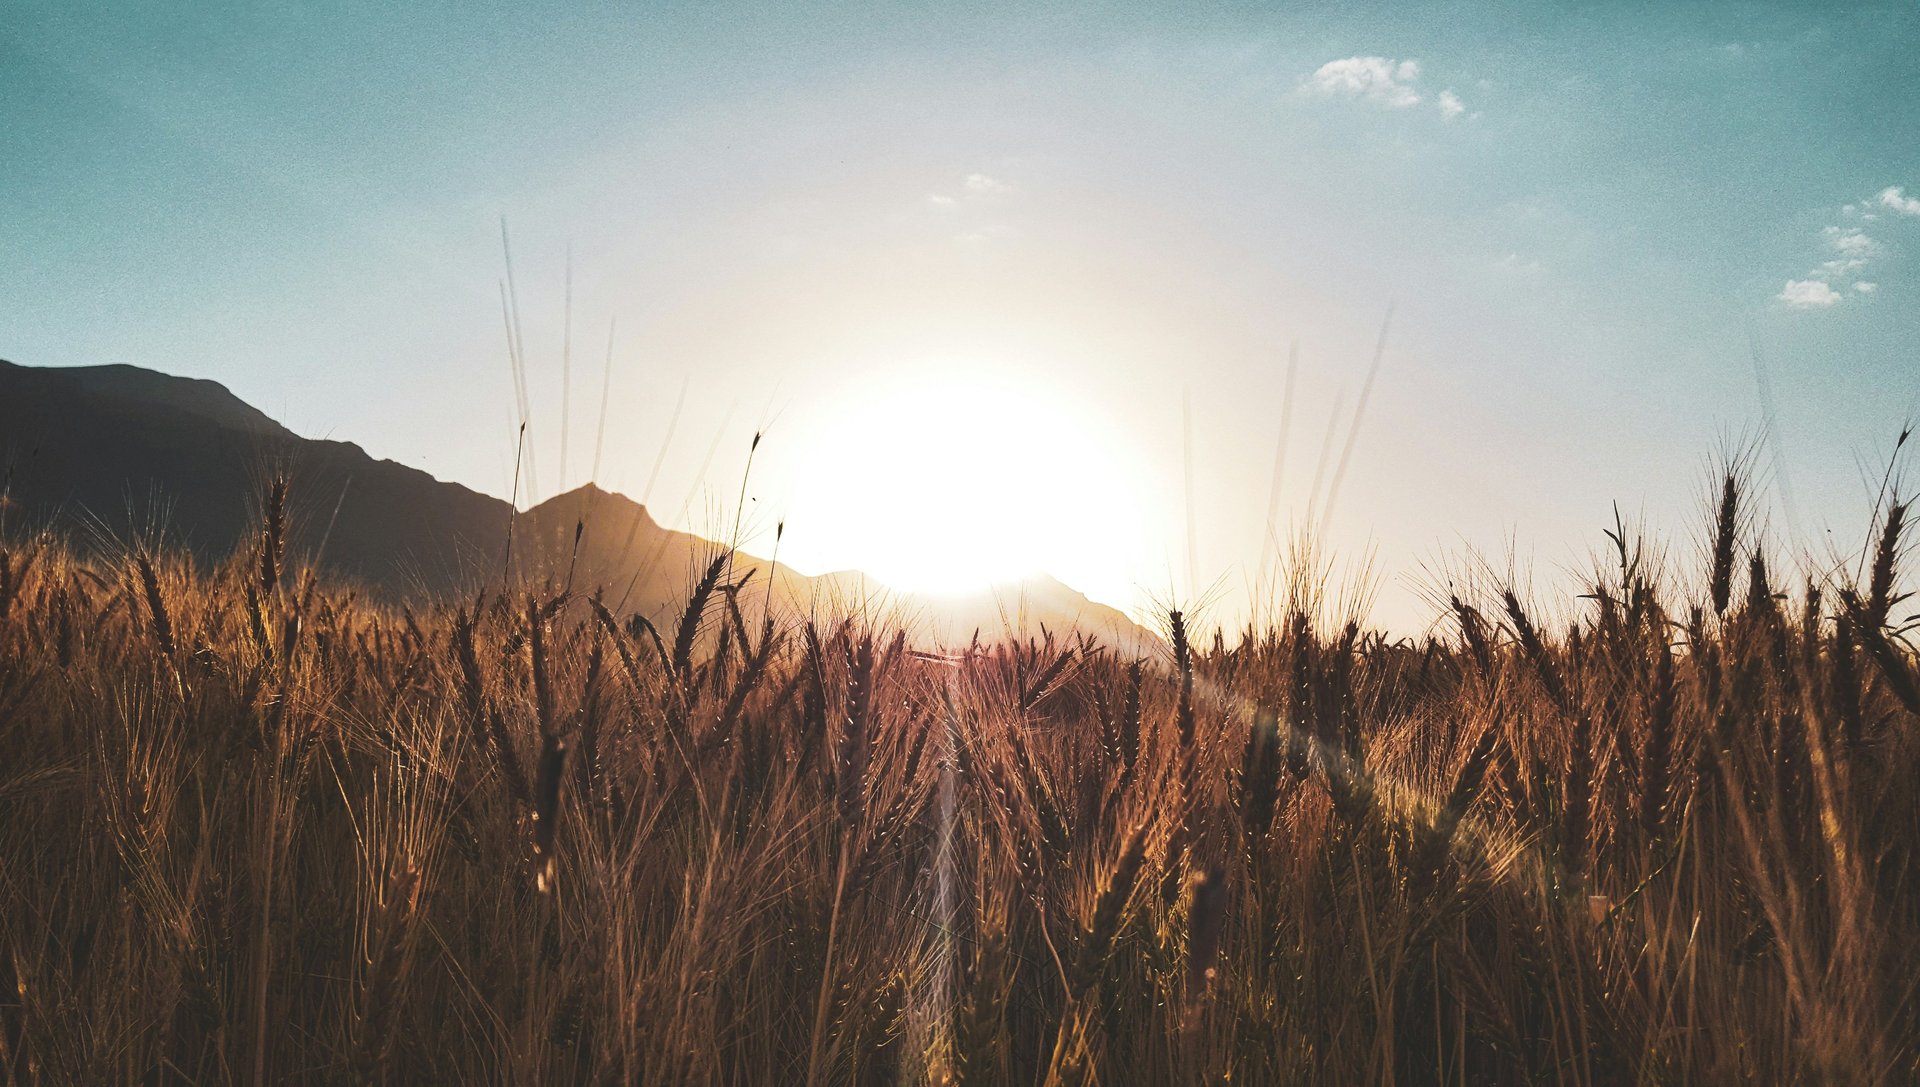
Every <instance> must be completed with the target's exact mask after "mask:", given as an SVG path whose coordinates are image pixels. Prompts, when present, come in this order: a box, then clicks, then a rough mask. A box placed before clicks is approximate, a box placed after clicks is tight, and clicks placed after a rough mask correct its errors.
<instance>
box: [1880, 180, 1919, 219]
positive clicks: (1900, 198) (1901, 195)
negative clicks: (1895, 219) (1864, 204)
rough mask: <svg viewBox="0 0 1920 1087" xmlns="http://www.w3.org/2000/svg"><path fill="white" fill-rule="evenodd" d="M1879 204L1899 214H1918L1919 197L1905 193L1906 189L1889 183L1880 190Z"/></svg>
mask: <svg viewBox="0 0 1920 1087" xmlns="http://www.w3.org/2000/svg"><path fill="white" fill-rule="evenodd" d="M1879 201H1880V206H1881V207H1883V208H1886V209H1887V210H1888V211H1892V212H1897V213H1898V214H1901V215H1920V197H1913V196H1908V195H1907V190H1906V189H1904V188H1902V187H1900V186H1898V185H1889V186H1887V187H1886V188H1884V189H1881V190H1880V196H1879Z"/></svg>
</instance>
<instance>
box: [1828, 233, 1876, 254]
mask: <svg viewBox="0 0 1920 1087" xmlns="http://www.w3.org/2000/svg"><path fill="white" fill-rule="evenodd" d="M1821 233H1822V235H1824V236H1825V237H1826V239H1827V245H1828V246H1829V247H1830V248H1831V249H1832V250H1833V251H1834V252H1836V253H1845V254H1847V255H1848V256H1850V257H1865V256H1867V255H1869V254H1871V253H1872V252H1873V251H1874V249H1875V248H1876V246H1875V245H1874V241H1873V239H1872V238H1870V237H1868V236H1867V232H1866V231H1864V230H1861V229H1860V228H1859V227H1851V226H1846V227H1843V226H1830V227H1828V228H1827V229H1826V230H1824V231H1822V232H1821Z"/></svg>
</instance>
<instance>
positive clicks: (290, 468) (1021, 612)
mask: <svg viewBox="0 0 1920 1087" xmlns="http://www.w3.org/2000/svg"><path fill="white" fill-rule="evenodd" d="M0 470H3V471H4V472H5V483H4V491H0V493H3V494H4V496H5V503H4V505H0V532H5V531H12V532H18V531H20V530H22V529H23V528H27V527H37V526H39V525H42V524H51V525H53V526H54V527H56V528H58V529H62V530H67V531H73V530H79V531H85V532H91V533H93V534H94V535H96V536H104V537H110V538H116V539H122V540H125V539H131V538H135V537H138V538H142V539H146V538H151V537H153V536H154V535H155V534H158V535H159V537H160V538H161V539H162V540H163V541H165V542H166V543H168V544H171V545H173V546H178V547H182V548H184V549H186V550H187V551H189V552H190V553H192V554H193V555H194V556H195V557H196V558H197V559H199V560H200V561H202V562H213V561H218V560H220V559H223V558H225V557H226V556H228V555H230V554H231V553H233V551H234V550H235V549H236V548H238V547H242V546H244V545H245V541H246V540H247V539H248V538H249V536H250V534H252V533H253V532H255V531H256V529H257V526H258V525H259V523H260V511H259V504H260V496H261V495H262V494H263V493H264V491H265V484H266V481H267V480H269V479H271V478H272V477H273V475H274V474H276V473H285V475H286V476H287V478H288V480H289V494H290V498H289V507H290V510H289V514H290V516H289V521H290V533H289V535H290V539H291V541H292V544H293V549H294V551H295V553H296V554H301V555H304V556H305V557H306V558H307V560H308V561H310V562H312V563H314V564H315V565H316V566H318V567H320V568H322V569H325V570H328V571H329V572H331V573H333V574H335V575H337V576H343V577H346V578H350V579H353V580H356V581H358V582H361V583H363V584H364V585H366V586H367V587H368V588H369V589H370V590H371V591H374V592H377V593H379V594H381V595H384V596H386V597H389V598H391V599H394V600H434V599H448V598H451V597H455V596H459V595H465V594H468V593H471V592H473V591H475V590H477V589H479V588H481V587H483V586H486V585H498V584H500V581H501V578H502V576H503V575H506V574H511V576H512V577H513V578H514V579H516V581H517V582H518V583H528V582H534V583H550V584H553V585H562V584H571V585H572V587H573V588H574V589H575V590H577V591H582V592H586V591H592V590H595V589H598V590H600V591H602V592H603V594H604V596H605V598H606V600H607V601H608V602H609V603H610V604H617V605H619V606H620V607H619V610H621V611H623V612H640V613H642V614H646V615H648V616H649V617H650V618H653V619H655V620H661V619H664V618H666V617H667V616H668V615H670V614H671V613H673V612H674V611H675V610H676V609H677V608H678V607H679V606H680V604H681V602H682V601H684V599H685V597H686V594H687V590H688V587H689V586H690V585H691V583H692V581H693V580H694V579H695V578H696V577H697V576H698V574H699V571H700V570H702V569H704V568H705V567H706V565H707V564H708V563H709V562H711V560H712V558H713V556H714V555H716V554H718V553H719V551H720V546H719V545H718V544H716V543H714V542H713V541H710V540H705V539H702V538H701V537H699V536H695V535H692V534H689V533H685V532H678V531H675V530H673V529H669V528H666V527H664V526H662V525H660V524H659V523H657V522H656V521H654V519H653V517H652V516H651V515H650V514H649V513H648V512H647V510H646V508H645V507H643V506H641V505H640V504H639V503H637V502H634V501H633V500H631V499H629V498H626V497H625V496H623V495H619V494H615V493H612V492H608V491H603V490H601V489H599V488H597V487H594V486H592V485H588V486H585V487H581V488H578V489H576V490H573V491H569V492H567V493H566V494H562V495H559V496H556V497H554V498H551V499H548V500H547V501H545V502H542V503H540V504H539V505H537V506H534V507H533V508H532V509H529V510H526V511H524V512H522V513H520V514H518V515H517V516H516V515H515V514H514V512H513V509H512V507H510V506H509V505H508V504H507V503H506V502H503V501H501V500H500V499H497V498H494V497H491V496H489V495H484V494H480V493H478V492H476V491H472V490H469V489H468V488H466V487H462V486H460V485H459V484H457V483H447V482H443V481H441V480H437V479H435V478H433V477H432V476H430V475H428V474H427V473H425V472H422V471H419V470H418V469H414V468H409V467H407V466H405V465H403V464H397V463H395V462H393V461H390V460H375V459H374V458H373V457H371V456H369V455H368V454H367V453H366V452H365V451H364V450H362V449H361V448H360V447H359V446H357V445H354V444H352V443H350V442H336V441H325V440H320V439H313V438H303V437H301V436H299V435H297V434H295V433H293V432H292V431H290V430H288V429H287V428H285V427H283V426H281V425H280V424H279V423H277V422H275V421H274V420H273V419H271V418H269V417H268V416H267V415H266V414H264V413H263V412H260V411H259V410H257V409H255V408H254V407H252V406H251V405H249V404H247V403H246V402H245V401H243V400H241V399H240V398H239V397H237V396H234V395H233V394H232V393H231V392H229V391H228V390H227V389H226V388H225V387H223V386H221V385H219V384H218V383H216V382H212V381H205V380H196V379H190V378H181V377H173V376H170V375H167V374H161V373H156V372H154V371H151V370H142V369H139V368H137V367H132V366H89V367H73V368H42V367H29V366H18V365H15V364H12V363H8V362H4V361H0ZM509 532H511V541H512V543H511V552H510V553H509V545H508V541H509ZM509 554H510V557H509ZM749 572H751V573H752V575H753V580H752V581H751V582H749V589H748V591H747V593H746V595H745V599H748V600H752V599H754V598H756V597H759V598H760V599H766V597H764V596H761V595H760V594H762V593H765V592H768V591H769V590H768V586H771V590H770V591H771V594H772V596H773V598H774V600H775V601H776V608H777V609H780V608H784V609H786V610H788V611H797V612H801V613H808V614H820V615H827V616H831V615H839V614H845V613H847V612H849V611H852V610H861V611H865V612H867V613H868V614H873V615H876V616H882V617H885V618H888V619H892V620H896V621H900V622H904V623H908V624H910V625H911V626H912V627H913V628H914V629H915V630H916V631H917V632H918V633H919V635H920V636H921V638H922V639H923V641H925V642H929V643H940V644H956V643H960V642H965V641H967V640H968V639H970V638H971V637H972V635H973V632H974V631H975V630H976V629H977V630H979V631H980V633H981V636H982V637H983V638H986V639H988V640H991V639H993V638H995V637H998V636H1000V635H1003V634H1005V633H1008V632H1015V633H1027V632H1035V631H1037V629H1038V628H1039V627H1040V626H1041V625H1045V626H1046V627H1047V628H1048V629H1050V630H1053V631H1056V632H1064V631H1067V630H1070V629H1076V628H1077V629H1079V630H1082V631H1085V632H1087V633H1090V634H1095V635H1098V636H1100V637H1101V638H1102V639H1103V640H1105V641H1107V642H1109V643H1112V644H1118V645H1122V646H1131V647H1134V648H1136V649H1142V648H1145V647H1148V646H1150V645H1152V644H1154V642H1155V639H1154V637H1153V635H1151V634H1148V633H1147V632H1146V631H1145V630H1143V629H1142V628H1140V627H1139V626H1137V625H1135V624H1134V623H1133V622H1132V621H1130V620H1129V619H1127V617H1126V616H1125V615H1123V614H1122V613H1121V612H1119V611H1117V610H1116V609H1113V608H1110V607H1107V606H1106V605H1104V604H1098V603H1094V602H1092V601H1090V600H1088V599H1087V598H1086V597H1085V596H1083V595H1081V594H1080V593H1078V592H1075V591H1074V590H1073V589H1071V588H1069V587H1068V586H1066V585H1063V584H1061V583H1060V582H1058V581H1056V580H1053V579H1052V578H1034V579H1030V580H1027V581H1023V582H1020V583H1018V584H1015V585H1009V586H1003V587H999V588H996V589H994V590H991V591H988V592H982V593H977V594H972V595H967V596H959V597H928V596H915V595H912V594H906V593H898V592H894V591H892V590H890V589H888V588H887V587H885V586H883V585H881V584H879V583H878V582H875V581H873V580H872V579H870V578H867V577H866V576H864V575H862V574H860V573H858V572H838V573H830V574H825V575H821V576H818V577H810V576H807V575H804V574H801V573H798V572H796V571H793V570H791V569H787V568H785V567H776V566H774V564H772V563H770V562H768V561H766V560H763V559H760V558H756V557H754V556H752V555H748V554H745V553H740V554H736V555H735V556H734V557H733V560H732V571H731V573H730V575H729V576H730V577H731V578H732V579H733V580H735V581H738V580H739V579H741V578H742V577H746V576H747V575H748V573H749Z"/></svg>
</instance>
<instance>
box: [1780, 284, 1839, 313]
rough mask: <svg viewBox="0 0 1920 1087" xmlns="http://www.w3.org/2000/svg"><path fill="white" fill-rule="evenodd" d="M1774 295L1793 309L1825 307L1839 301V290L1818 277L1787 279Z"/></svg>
mask: <svg viewBox="0 0 1920 1087" xmlns="http://www.w3.org/2000/svg"><path fill="white" fill-rule="evenodd" d="M1774 297H1775V298H1777V299H1779V300H1780V301H1782V302H1785V303H1786V304H1787V305H1789V306H1791V307H1793V308H1794V309H1826V308H1827V307H1828V306H1831V305H1833V304H1834V303H1836V302H1838V301H1840V292H1838V291H1836V290H1834V289H1833V288H1832V287H1830V286H1828V285H1827V284H1826V283H1824V282H1822V281H1821V280H1818V279H1789V280H1787V285H1786V286H1785V287H1783V288H1781V291H1780V293H1779V294H1777V295H1775V296H1774Z"/></svg>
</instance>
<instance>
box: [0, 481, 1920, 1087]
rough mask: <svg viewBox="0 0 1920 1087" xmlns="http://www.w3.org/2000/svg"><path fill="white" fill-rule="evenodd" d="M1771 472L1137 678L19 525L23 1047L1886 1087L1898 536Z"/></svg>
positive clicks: (1896, 1027) (577, 1071) (163, 1054)
mask: <svg viewBox="0 0 1920 1087" xmlns="http://www.w3.org/2000/svg"><path fill="white" fill-rule="evenodd" d="M1750 490H1751V488H1749V487H1748V486H1747V485H1746V483H1745V480H1744V478H1743V476H1742V475H1741V474H1740V473H1739V472H1737V471H1732V472H1728V473H1726V474H1725V475H1724V478H1718V477H1717V478H1716V479H1715V481H1714V494H1713V498H1712V501H1711V502H1710V503H1709V504H1708V509H1707V510H1706V512H1705V516H1704V522H1705V523H1704V524H1703V525H1702V526H1701V527H1700V531H1699V535H1701V536H1702V537H1703V540H1704V543H1703V545H1702V546H1700V547H1698V548H1689V547H1683V546H1678V545H1676V546H1674V547H1671V548H1669V549H1667V550H1665V551H1664V552H1663V551H1661V550H1660V549H1659V548H1657V547H1655V546H1653V545H1652V544H1650V543H1645V542H1642V541H1639V540H1636V539H1635V538H1633V537H1632V534H1630V533H1629V532H1628V531H1627V530H1626V529H1624V528H1616V529H1615V530H1614V531H1612V532H1610V533H1609V534H1608V536H1609V543H1608V547H1609V548H1610V552H1609V557H1608V558H1607V559H1606V560H1605V561H1603V562H1600V563H1598V564H1596V570H1595V572H1594V573H1593V575H1592V576H1591V578H1590V579H1588V583H1587V584H1585V585H1582V586H1578V587H1577V591H1576V592H1569V593H1567V594H1565V598H1564V599H1540V600H1536V599H1531V598H1530V594H1528V593H1527V592H1525V591H1524V590H1523V589H1521V588H1519V587H1517V586H1514V585H1512V584H1509V583H1503V582H1502V581H1501V580H1500V579H1499V578H1496V577H1492V576H1480V577H1475V578H1463V579H1461V580H1459V581H1458V582H1456V583H1455V584H1454V585H1452V586H1451V587H1449V588H1447V589H1444V590H1441V591H1439V592H1438V593H1436V605H1437V607H1436V612H1437V615H1436V619H1435V623H1434V625H1433V626H1432V628H1431V629H1430V632H1429V633H1428V634H1427V635H1425V636H1422V637H1412V638H1398V639H1395V638H1389V637H1386V636H1383V635H1381V634H1377V633H1373V632H1370V631H1368V630H1367V629H1365V628H1364V627H1363V626H1362V625H1361V624H1360V623H1359V622H1357V621H1355V620H1353V619H1352V618H1351V617H1350V616H1348V615H1345V614H1342V609H1341V607H1340V606H1339V604H1338V600H1337V596H1338V594H1334V593H1331V592H1330V591H1328V588H1327V586H1326V585H1325V584H1324V582H1323V581H1322V580H1320V579H1319V577H1318V575H1317V574H1316V572H1315V570H1316V568H1315V567H1314V566H1313V565H1312V564H1311V563H1302V564H1299V565H1298V566H1297V568H1296V569H1295V572H1294V574H1293V576H1292V577H1291V578H1290V579H1287V580H1286V581H1285V582H1284V585H1285V588H1284V590H1283V591H1282V592H1281V593H1280V594H1279V596H1280V601H1279V604H1278V605H1277V607H1276V609H1275V612H1274V617H1273V618H1272V620H1271V621H1269V622H1265V623H1262V624H1260V625H1259V626H1257V627H1252V628H1248V629H1245V630H1242V631H1239V632H1233V631H1227V632H1222V633H1220V634H1217V635H1214V636H1212V637H1210V638H1204V637H1195V638H1190V637H1189V633H1188V629H1187V621H1186V618H1185V617H1183V616H1182V615H1180V614H1179V613H1178V612H1175V613H1172V614H1170V615H1168V616H1167V617H1166V618H1167V628H1166V632H1167V639H1166V651H1165V652H1164V653H1163V654H1160V655H1157V656H1152V657H1147V658H1135V657H1131V656H1127V655H1124V654H1121V653H1117V652H1114V651H1111V650H1109V649H1107V648H1104V647H1102V646H1100V645H1099V644H1097V643H1095V642H1093V641H1092V640H1090V639H1085V638H1081V637H1067V636H1057V637H1056V636H1047V637H1034V638H1025V639H1019V640H1014V641H993V640H990V639H983V640H980V641H976V642H975V643H974V644H972V645H970V646H966V647H955V648H954V649H952V650H951V651H941V652H934V651H931V650H928V649H925V648H924V647H920V646H916V645H914V644H911V643H910V642H909V640H908V639H907V637H906V635H905V633H904V632H903V631H901V630H900V629H897V628H895V627H892V626H890V625H889V624H887V623H885V622H882V621H879V620H871V619H868V618H866V617H862V616H859V615H853V616H844V617H834V616H797V615H783V614H779V613H778V611H777V609H776V611H775V612H774V613H773V614H768V613H767V612H766V611H765V610H764V608H763V606H762V600H763V598H762V597H761V596H759V595H758V594H756V593H755V592H754V589H755V585H754V584H753V583H752V581H751V580H749V581H748V582H747V583H746V584H744V585H742V584H740V583H739V582H738V581H737V580H736V579H735V578H733V577H732V575H731V571H730V568H729V563H728V556H727V555H726V554H725V553H724V552H722V553H719V554H716V555H715V556H714V557H713V560H712V562H711V564H710V565H709V566H707V567H706V568H705V569H703V570H698V571H693V572H692V576H690V578H689V583H690V584H689V592H688V595H687V599H686V603H685V610H684V613H683V615H682V616H681V617H680V618H679V619H678V621H677V622H675V623H671V624H659V625H656V624H653V623H649V622H648V621H646V620H645V619H644V618H640V617H637V616H630V615H621V614H616V613H615V612H614V611H612V610H610V609H609V608H608V607H607V606H606V605H605V604H604V603H603V601H602V600H600V599H599V598H598V597H596V596H594V595H591V594H589V593H585V592H573V593H566V592H561V591H559V590H558V589H557V588H555V587H553V586H546V587H538V586H526V585H518V586H512V587H502V586H498V585H496V587H495V588H494V590H492V591H489V592H486V593H483V594H481V595H479V596H478V597H477V598H474V599H467V600H461V601H455V602H449V603H447V604H445V605H443V606H435V607H425V606H422V607H419V608H417V609H407V608H400V607H398V606H396V605H391V604H387V603H382V602H379V601H376V600H372V599H368V598H365V597H363V596H360V595H357V594H356V593H355V591H354V590H353V589H352V587H350V586H347V585H343V584H336V583H333V582H331V581H330V580H329V579H328V578H327V577H325V576H318V577H316V576H315V575H314V574H313V573H312V572H310V571H309V570H308V569H306V568H305V566H304V565H303V563H302V562H300V561H298V560H297V559H296V557H295V549H293V548H290V547H289V545H288V543H287V541H286V539H285V536H286V529H285V520H286V519H285V517H284V516H283V513H282V511H283V510H284V508H285V502H286V494H285V488H284V486H282V485H279V484H275V485H273V486H271V487H269V488H267V489H266V492H265V493H264V494H263V495H261V496H259V497H257V498H256V499H255V501H256V503H257V505H258V506H259V507H260V509H261V511H262V512H261V517H260V529H259V532H258V534H257V538H256V539H255V540H254V541H253V542H252V543H251V544H250V545H249V546H248V547H246V548H244V549H243V550H242V551H241V552H240V553H238V554H235V555H233V556H231V557H230V558H228V559H226V560H223V561H221V562H217V563H212V564H208V563H205V562H204V561H200V562H196V561H193V560H192V559H190V558H189V557H188V556H184V555H180V554H177V553H172V552H168V551H165V550H156V549H150V548H147V547H143V546H140V545H138V544H131V545H120V546H107V547H102V546H97V545H95V546H81V545H78V544H74V543H69V542H64V541H62V540H60V539H58V538H55V537H52V536H44V535H43V536H40V537H35V538H28V539H15V540H13V541H12V542H11V543H10V544H9V546H8V547H7V550H6V551H5V552H4V553H3V554H0V751H3V752H4V753H5V754H4V758H3V759H0V813H3V814H0V981H4V985H0V1068H4V1069H5V1079H6V1082H8V1083H22V1084H25V1083H75V1084H81V1083H84V1084H114V1083H160V1082H181V1083H224V1082H276V1083H474V1084H481V1083H502V1084H536V1083H594V1084H598V1083H609V1084H612V1083H653V1084H680V1083H701V1084H704V1083H726V1084H866V1083H934V1084H945V1083H968V1084H975V1083H986V1084H1092V1083H1100V1084H1141V1083H1168V1084H1184V1083H1223V1082H1233V1083H1251V1084H1292V1083H1324V1084H1357V1083H1387V1082H1402V1083H1436V1084H1487V1083H1571V1084H1612V1083H1707V1084H1719V1083H1740V1082H1755V1083H1900V1082H1914V1081H1915V1080H1916V1079H1920V1057H1917V1056H1916V1052H1917V1051H1920V1018H1917V1017H1916V1003H1915V999H1914V986H1915V970H1914V967H1915V965H1916V963H1920V893H1917V892H1920V887H1917V886H1916V884H1915V882H1914V880H1915V876H1916V872H1915V868H1914V861H1915V859H1916V848H1917V847H1920V788H1916V784H1920V663H1917V662H1916V656H1915V653H1914V650H1913V648H1912V646H1911V644H1910V642H1908V641H1907V640H1906V637H1905V634H1904V633H1903V630H1902V624H1903V623H1910V622H1911V620H1910V619H1906V618H1903V616H1904V614H1905V612H1906V610H1909V609H1907V608H1906V607H1905V601H1906V597H1905V596H1904V594H1902V593H1901V592H1900V591H1899V586H1900V584H1901V581H1902V576H1903V571H1902V570H1901V559H1902V557H1903V555H1904V552H1905V547H1904V546H1903V545H1904V538H1905V537H1904V534H1903V528H1905V527H1906V526H1905V525H1904V518H1905V516H1906V507H1905V506H1904V505H1903V504H1902V503H1901V502H1899V501H1898V500H1897V498H1896V496H1895V495H1894V494H1893V493H1892V492H1891V491H1889V492H1888V493H1887V495H1886V496H1885V497H1884V499H1883V501H1882V502H1881V503H1880V506H1879V508H1878V510H1877V511H1876V514H1875V519H1874V522H1873V524H1872V525H1870V526H1868V531H1867V533H1866V535H1865V536H1864V537H1863V541H1864V542H1863V544H1862V547H1861V550H1860V556H1861V561H1859V562H1857V563H1850V564H1829V565H1828V566H1826V567H1823V568H1821V569H1820V570H1819V571H1818V572H1816V573H1814V574H1809V573H1808V572H1807V568H1808V565H1809V564H1807V563H1805V562H1801V561H1799V560H1795V559H1792V558H1790V557H1787V556H1779V555H1773V554H1768V553H1767V552H1766V551H1765V550H1764V549H1763V548H1762V547H1761V546H1760V543H1759V535H1760V534H1759V533H1758V532H1757V531H1756V530H1755V529H1754V527H1753V526H1754V523H1755V518H1754V517H1753V514H1752V511H1751V510H1750V508H1749V506H1750V504H1751V499H1750V496H1749V493H1748V492H1749V491H1750ZM1674 538H1675V539H1686V538H1688V537H1687V536H1686V534H1685V531H1684V526H1682V532H1681V534H1680V535H1679V536H1676V537H1674ZM1789 570H1791V571H1793V573H1790V574H1789V573H1786V571H1789ZM1549 616H1551V617H1553V618H1551V619H1550V618H1548V617H1549ZM1196 642H1197V643H1200V644H1194V643H1196ZM1209 642H1210V644H1207V643H1209Z"/></svg>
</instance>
